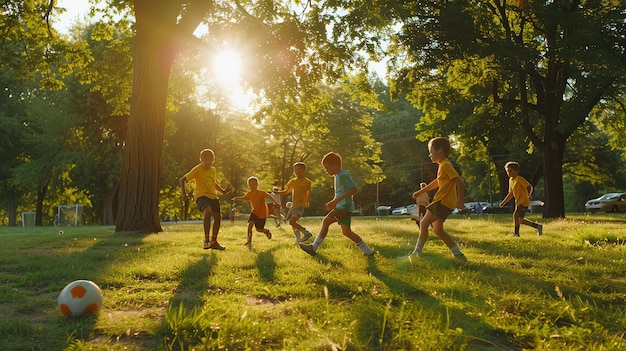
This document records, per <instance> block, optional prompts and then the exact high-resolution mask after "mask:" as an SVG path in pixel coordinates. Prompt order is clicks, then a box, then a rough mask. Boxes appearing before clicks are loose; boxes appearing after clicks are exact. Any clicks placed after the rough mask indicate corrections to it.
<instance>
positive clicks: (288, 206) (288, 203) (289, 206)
mask: <svg viewBox="0 0 626 351" xmlns="http://www.w3.org/2000/svg"><path fill="white" fill-rule="evenodd" d="M285 207H287V208H292V207H293V202H291V201H289V202H287V203H286V204H285Z"/></svg>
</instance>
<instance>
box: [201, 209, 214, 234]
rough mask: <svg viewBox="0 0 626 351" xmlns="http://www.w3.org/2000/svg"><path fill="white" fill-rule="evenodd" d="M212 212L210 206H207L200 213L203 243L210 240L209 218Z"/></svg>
mask: <svg viewBox="0 0 626 351" xmlns="http://www.w3.org/2000/svg"><path fill="white" fill-rule="evenodd" d="M212 216H213V211H211V206H207V207H206V208H205V209H204V211H203V212H202V226H203V227H204V241H206V242H208V241H210V239H211V217H212Z"/></svg>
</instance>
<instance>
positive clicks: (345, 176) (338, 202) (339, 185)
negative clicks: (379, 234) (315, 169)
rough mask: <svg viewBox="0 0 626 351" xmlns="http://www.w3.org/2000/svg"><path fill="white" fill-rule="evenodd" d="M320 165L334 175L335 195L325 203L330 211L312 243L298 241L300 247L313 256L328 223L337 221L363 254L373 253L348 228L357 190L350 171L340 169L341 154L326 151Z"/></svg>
mask: <svg viewBox="0 0 626 351" xmlns="http://www.w3.org/2000/svg"><path fill="white" fill-rule="evenodd" d="M322 166H323V167H324V170H325V171H326V173H328V175H330V176H333V177H334V183H335V186H334V188H335V197H333V199H332V200H330V201H329V202H327V203H326V210H327V211H330V212H328V214H327V215H326V216H325V217H324V219H323V220H322V227H321V228H320V231H319V233H318V234H317V237H316V238H315V240H314V241H313V244H310V245H309V244H303V243H300V248H302V250H304V251H305V252H306V253H308V254H309V255H311V256H315V254H316V253H317V249H318V248H319V247H320V245H322V242H323V241H324V238H326V234H328V228H329V227H330V225H331V224H333V223H335V222H339V225H340V226H341V232H342V234H343V235H344V236H346V237H347V238H349V239H350V240H352V241H353V242H354V243H355V244H356V246H357V247H358V248H359V249H361V251H363V254H365V255H367V256H371V255H373V254H374V251H372V249H371V248H370V247H369V246H367V244H366V243H365V242H364V241H363V239H361V237H360V236H359V235H358V234H357V233H355V232H353V231H352V229H351V228H350V223H351V217H352V212H353V211H354V200H353V198H352V196H353V195H354V194H356V193H357V192H358V189H357V187H356V185H355V184H354V181H353V180H352V177H350V173H349V172H348V171H347V170H345V169H342V165H341V156H340V155H339V154H338V153H335V152H329V153H327V154H326V155H324V158H322Z"/></svg>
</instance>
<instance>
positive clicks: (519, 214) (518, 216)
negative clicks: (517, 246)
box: [513, 207, 543, 236]
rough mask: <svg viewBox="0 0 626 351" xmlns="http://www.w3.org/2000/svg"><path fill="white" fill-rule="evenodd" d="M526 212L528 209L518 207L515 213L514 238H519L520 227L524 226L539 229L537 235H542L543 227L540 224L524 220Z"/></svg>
mask: <svg viewBox="0 0 626 351" xmlns="http://www.w3.org/2000/svg"><path fill="white" fill-rule="evenodd" d="M525 212H526V208H520V207H516V208H515V212H513V221H514V222H515V231H514V232H513V236H519V227H520V225H522V224H525V225H528V226H531V227H533V228H535V229H537V234H539V235H541V234H542V229H543V226H542V225H541V224H539V223H535V222H531V221H529V220H527V219H526V218H524V215H525Z"/></svg>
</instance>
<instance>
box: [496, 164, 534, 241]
mask: <svg viewBox="0 0 626 351" xmlns="http://www.w3.org/2000/svg"><path fill="white" fill-rule="evenodd" d="M504 169H506V174H507V175H508V176H509V193H508V194H507V195H506V197H505V198H504V200H502V202H500V207H504V205H506V203H507V202H509V201H510V200H511V198H513V197H515V211H514V212H513V221H514V222H515V227H514V228H515V231H514V232H513V236H516V237H519V227H520V224H525V225H528V226H531V227H533V228H535V229H537V235H542V234H543V225H541V224H539V223H535V222H531V221H529V220H527V219H525V218H524V215H525V214H526V210H528V206H530V196H531V194H532V193H533V186H532V185H530V183H529V182H528V181H527V180H526V179H525V178H524V177H522V176H520V175H519V171H520V166H519V163H517V162H507V163H506V164H505V165H504Z"/></svg>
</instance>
